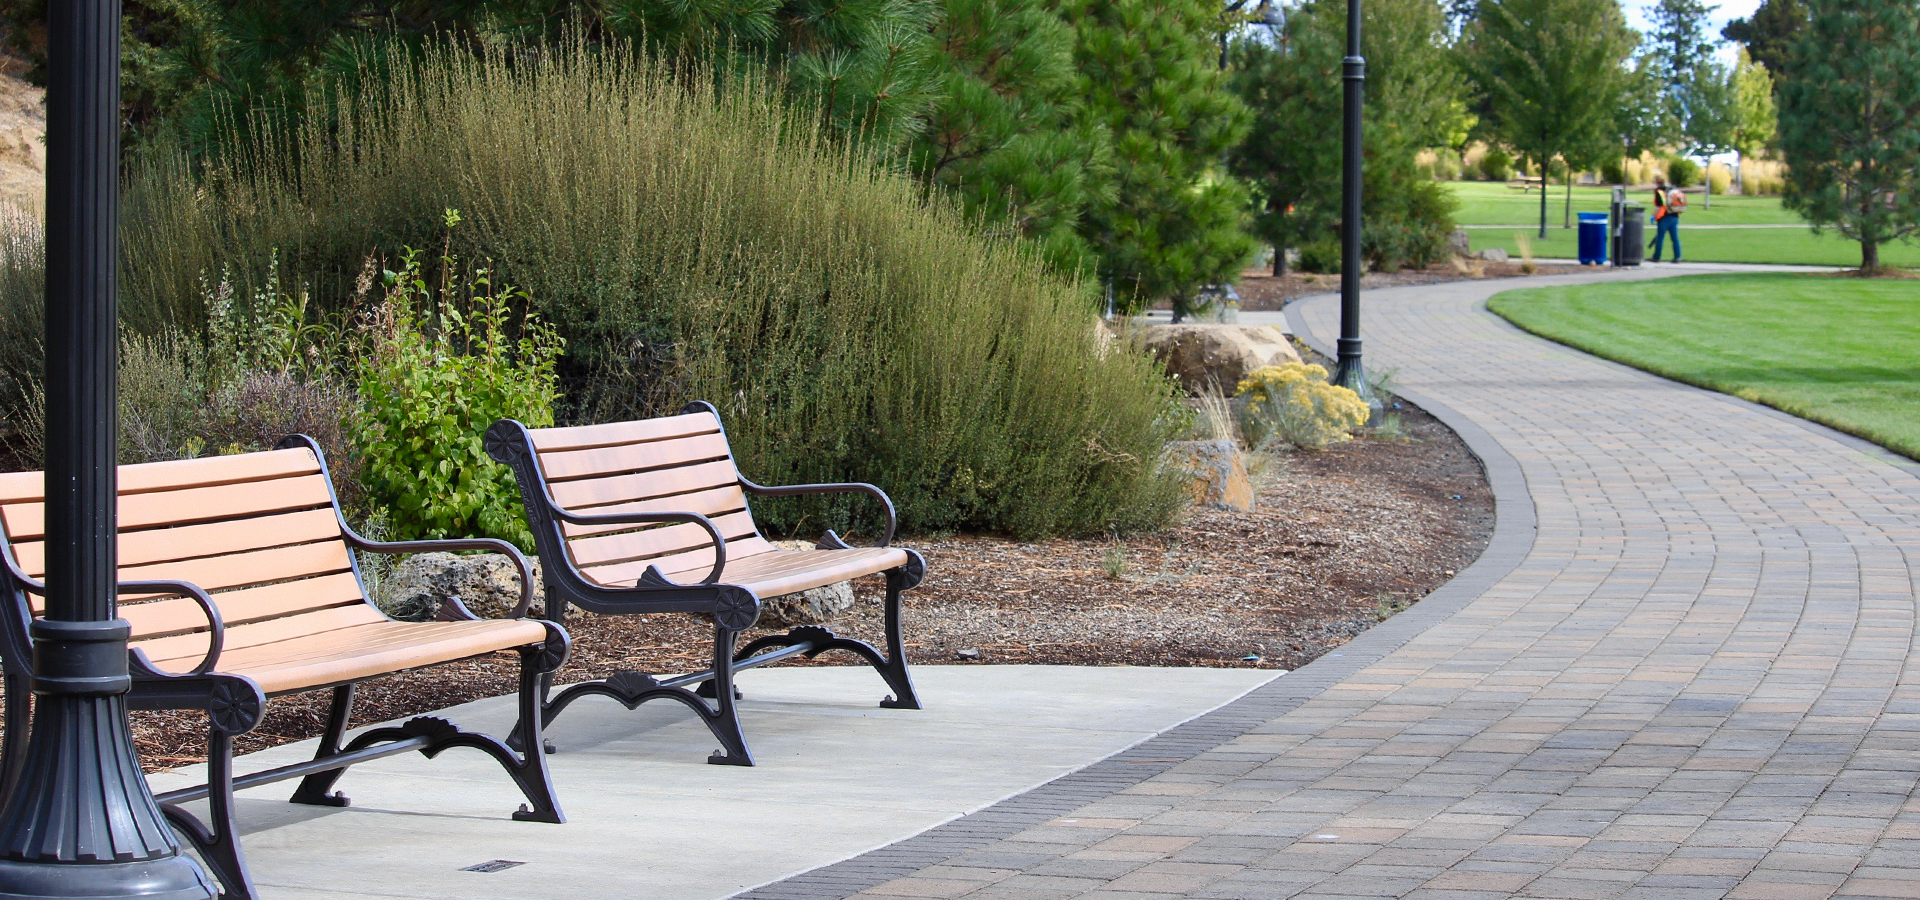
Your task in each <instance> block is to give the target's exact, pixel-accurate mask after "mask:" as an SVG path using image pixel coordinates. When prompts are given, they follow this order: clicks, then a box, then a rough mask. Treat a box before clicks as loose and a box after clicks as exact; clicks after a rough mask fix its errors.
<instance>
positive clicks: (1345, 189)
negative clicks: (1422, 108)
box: [1333, 0, 1380, 421]
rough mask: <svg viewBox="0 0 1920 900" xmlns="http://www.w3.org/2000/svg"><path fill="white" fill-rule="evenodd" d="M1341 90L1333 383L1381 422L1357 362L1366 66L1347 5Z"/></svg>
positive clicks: (1356, 20) (1355, 7)
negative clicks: (1336, 345)
mask: <svg viewBox="0 0 1920 900" xmlns="http://www.w3.org/2000/svg"><path fill="white" fill-rule="evenodd" d="M1341 69H1342V74H1341V79H1340V80H1341V81H1342V83H1343V84H1344V86H1345V89H1346V98H1345V104H1344V108H1343V110H1342V116H1341V119H1342V121H1341V125H1342V150H1343V151H1344V165H1343V166H1342V172H1341V213H1340V343H1339V350H1338V360H1337V363H1336V368H1335V370H1334V373H1333V383H1334V384H1337V385H1341V386H1343V387H1347V388H1351V389H1352V390H1353V391H1354V393H1357V394H1359V395H1360V399H1362V400H1365V401H1366V402H1367V408H1368V409H1369V410H1370V411H1371V412H1370V413H1369V415H1368V418H1369V420H1371V421H1378V420H1379V418H1380V399H1379V398H1378V397H1375V396H1374V395H1373V387H1372V386H1371V385H1369V384H1367V368H1366V365H1365V364H1364V363H1362V362H1361V358H1360V277H1361V275H1363V274H1364V270H1363V269H1361V267H1360V214H1361V213H1360V189H1361V178H1360V165H1361V155H1360V151H1361V140H1362V137H1363V135H1362V132H1361V114H1362V113H1363V112H1364V109H1363V107H1362V103H1363V101H1364V100H1365V99H1366V84H1367V60H1366V57H1363V56H1361V55H1360V0H1347V56H1346V59H1344V60H1341Z"/></svg>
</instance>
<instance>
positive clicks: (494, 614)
mask: <svg viewBox="0 0 1920 900" xmlns="http://www.w3.org/2000/svg"><path fill="white" fill-rule="evenodd" d="M528 562H530V563H532V564H533V609H532V611H533V612H539V611H541V610H542V609H544V607H543V606H542V605H541V604H542V601H543V600H544V595H545V589H544V584H543V583H542V582H541V580H540V561H539V560H538V559H532V558H529V559H528ZM448 597H458V598H460V602H461V603H463V604H465V605H466V607H467V608H468V609H470V610H473V612H474V614H475V615H478V616H482V617H484V618H489V619H497V618H501V617H502V616H505V615H506V614H507V613H509V612H511V611H512V610H513V608H514V607H515V606H518V605H519V604H520V570H519V569H516V568H514V565H513V562H512V561H511V560H509V559H507V558H506V557H505V556H503V555H501V554H498V553H480V554H474V555H471V556H467V555H461V554H456V553H417V554H414V555H413V556H410V557H408V558H407V559H406V561H404V562H402V563H401V564H400V565H399V566H398V567H396V568H395V569H394V570H393V571H392V572H390V573H388V574H387V576H386V577H385V578H383V579H381V580H380V586H379V587H378V588H377V589H376V590H375V591H374V601H375V602H376V603H377V604H379V606H380V608H381V609H384V610H386V611H387V614H388V615H390V616H393V617H394V618H396V619H410V620H415V621H418V620H425V619H431V618H433V617H434V615H435V614H437V613H439V611H440V606H441V601H443V600H444V599H446V598H448Z"/></svg>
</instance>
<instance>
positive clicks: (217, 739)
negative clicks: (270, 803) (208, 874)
mask: <svg viewBox="0 0 1920 900" xmlns="http://www.w3.org/2000/svg"><path fill="white" fill-rule="evenodd" d="M207 788H208V795H207V807H208V811H209V812H210V813H211V817H212V819H213V822H212V824H211V826H209V825H207V824H205V823H202V822H201V821H200V820H199V819H196V818H194V817H193V816H192V815H190V814H189V813H187V811H186V810H183V809H181V808H179V807H177V806H174V805H172V804H161V807H160V809H161V812H163V813H165V814H166V816H167V820H168V821H170V822H172V823H173V825H174V827H175V828H176V829H178V830H179V831H180V833H181V835H182V836H183V837H185V838H186V839H187V842H188V843H190V844H192V845H193V848H194V850H196V851H198V852H199V854H200V858H201V859H202V860H204V861H205V862H206V864H207V866H208V867H209V868H211V869H213V875H214V877H215V878H218V879H219V880H220V898H221V900H256V898H257V897H258V895H257V894H255V893H254V890H253V877H252V876H251V875H249V874H247V863H246V860H244V859H242V858H241V857H240V837H239V835H238V834H236V833H235V829H234V824H233V820H234V814H233V813H234V809H233V735H230V734H227V733H226V732H224V731H221V730H219V729H218V728H214V729H209V730H208V732H207Z"/></svg>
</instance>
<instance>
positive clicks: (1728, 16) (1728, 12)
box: [1621, 0, 1760, 65]
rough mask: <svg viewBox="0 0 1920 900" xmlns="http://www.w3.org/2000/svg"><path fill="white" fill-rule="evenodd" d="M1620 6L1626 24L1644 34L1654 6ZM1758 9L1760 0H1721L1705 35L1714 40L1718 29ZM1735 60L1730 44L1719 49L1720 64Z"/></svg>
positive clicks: (1630, 0) (1629, 1) (1633, 0)
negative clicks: (1648, 13)
mask: <svg viewBox="0 0 1920 900" xmlns="http://www.w3.org/2000/svg"><path fill="white" fill-rule="evenodd" d="M1707 2H1708V3H1709V4H1711V3H1712V2H1713V0H1707ZM1621 5H1622V6H1624V7H1625V8H1626V11H1627V24H1628V25H1630V26H1632V28H1633V30H1635V31H1638V32H1640V33H1641V34H1646V33H1647V31H1648V28H1649V26H1648V24H1647V8H1648V7H1650V6H1653V5H1654V4H1652V3H1641V2H1636V0H1626V2H1624V3H1622V4H1621ZM1759 7H1760V0H1721V3H1720V8H1719V9H1716V10H1714V11H1713V26H1712V27H1710V28H1708V29H1707V34H1708V35H1710V36H1712V37H1714V38H1718V37H1720V29H1721V28H1724V27H1726V24H1727V23H1728V22H1730V21H1732V20H1734V19H1744V18H1747V17H1748V16H1751V15H1753V11H1754V10H1755V9H1758V8H1759ZM1735 59H1737V54H1736V53H1735V51H1734V48H1733V45H1732V44H1731V43H1729V44H1727V45H1725V46H1723V47H1721V48H1720V61H1721V62H1723V63H1726V64H1727V65H1733V63H1734V60H1735Z"/></svg>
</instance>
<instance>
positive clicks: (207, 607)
mask: <svg viewBox="0 0 1920 900" xmlns="http://www.w3.org/2000/svg"><path fill="white" fill-rule="evenodd" d="M115 588H116V589H117V590H118V591H120V592H121V593H123V594H178V595H185V596H188V597H192V598H193V600H194V602H195V603H198V604H200V611H201V612H204V613H206V614H207V626H208V634H209V637H208V641H207V655H206V656H204V657H202V658H201V659H200V664H199V665H197V666H194V667H193V668H192V669H191V670H189V672H190V674H193V675H205V674H207V673H208V672H211V671H213V667H214V666H215V665H216V664H218V663H219V662H220V651H221V650H222V649H225V647H226V643H227V623H226V621H225V620H223V619H221V618H220V607H219V606H217V605H215V604H214V602H213V598H212V597H210V596H207V592H206V591H204V590H201V589H200V586H199V585H197V584H194V583H192V582H188V581H167V580H164V579H154V580H148V581H122V582H120V583H119V584H118V585H115Z"/></svg>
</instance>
